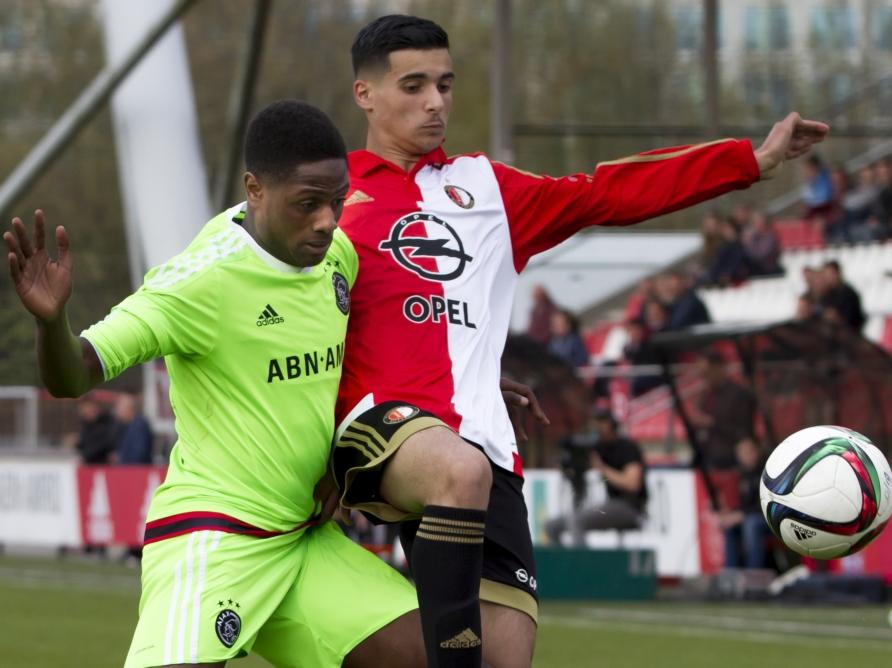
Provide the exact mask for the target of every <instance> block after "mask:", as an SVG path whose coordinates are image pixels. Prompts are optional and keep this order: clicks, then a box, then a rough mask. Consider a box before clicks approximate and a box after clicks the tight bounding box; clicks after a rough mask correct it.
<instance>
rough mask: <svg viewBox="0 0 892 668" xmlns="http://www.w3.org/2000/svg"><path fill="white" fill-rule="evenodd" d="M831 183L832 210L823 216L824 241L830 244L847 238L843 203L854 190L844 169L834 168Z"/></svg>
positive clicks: (831, 173)
mask: <svg viewBox="0 0 892 668" xmlns="http://www.w3.org/2000/svg"><path fill="white" fill-rule="evenodd" d="M830 183H831V184H832V187H833V202H832V206H831V207H830V209H829V210H828V211H827V212H826V214H824V215H823V216H822V221H823V229H824V239H825V240H826V241H827V242H828V243H839V240H840V239H844V238H845V233H844V227H845V224H846V220H845V209H843V206H842V202H843V200H844V199H845V198H846V196H847V195H848V194H849V191H850V190H851V189H852V183H851V180H850V179H849V175H848V174H846V172H845V170H844V169H843V168H842V167H834V168H833V170H832V171H831V172H830Z"/></svg>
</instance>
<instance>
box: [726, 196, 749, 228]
mask: <svg viewBox="0 0 892 668" xmlns="http://www.w3.org/2000/svg"><path fill="white" fill-rule="evenodd" d="M753 213H754V211H753V205H752V204H750V203H749V202H741V203H740V204H738V205H737V206H735V207H734V211H733V212H732V213H731V222H733V223H734V226H735V227H736V228H737V229H738V230H743V229H746V227H747V226H748V225H749V224H750V222H752V219H753Z"/></svg>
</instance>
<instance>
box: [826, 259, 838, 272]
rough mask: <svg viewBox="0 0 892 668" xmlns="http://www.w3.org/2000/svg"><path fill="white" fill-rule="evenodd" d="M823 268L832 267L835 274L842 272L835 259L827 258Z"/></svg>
mask: <svg viewBox="0 0 892 668" xmlns="http://www.w3.org/2000/svg"><path fill="white" fill-rule="evenodd" d="M824 268H825V269H833V270H834V271H835V272H836V273H837V274H841V273H842V267H840V266H839V262H838V261H837V260H827V261H826V262H825V263H824Z"/></svg>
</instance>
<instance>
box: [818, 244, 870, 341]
mask: <svg viewBox="0 0 892 668" xmlns="http://www.w3.org/2000/svg"><path fill="white" fill-rule="evenodd" d="M821 280H822V282H823V284H824V290H823V293H822V295H821V298H820V303H821V307H822V310H824V311H826V310H828V309H833V310H835V311H837V312H838V320H839V321H840V322H841V323H843V324H845V325H847V326H849V327H850V328H851V329H853V330H854V331H856V332H860V331H861V330H862V328H863V327H864V323H865V322H866V320H867V318H866V317H865V315H864V310H863V309H862V308H861V297H860V296H859V295H858V292H857V291H856V290H855V288H853V287H852V286H851V285H849V284H848V283H846V282H845V281H844V280H843V277H842V270H841V269H840V267H839V262H837V261H836V260H830V261H829V262H827V263H826V264H825V265H824V267H823V268H822V269H821ZM834 317H836V316H835V315H833V314H830V315H828V316H827V318H828V319H831V320H832V319H833V318H834Z"/></svg>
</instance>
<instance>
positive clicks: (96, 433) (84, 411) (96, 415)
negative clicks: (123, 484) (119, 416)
mask: <svg viewBox="0 0 892 668" xmlns="http://www.w3.org/2000/svg"><path fill="white" fill-rule="evenodd" d="M77 413H78V416H79V417H80V422H81V425H80V433H79V434H78V438H77V441H76V442H75V445H74V447H75V449H76V450H77V451H78V453H79V454H80V457H81V461H82V462H83V463H84V464H108V463H109V460H110V458H111V455H112V453H113V452H114V451H115V421H114V418H112V416H111V413H109V412H108V410H107V409H106V408H105V407H103V406H102V404H100V403H99V402H98V401H96V399H95V398H94V397H93V396H91V395H89V394H88V395H87V396H85V397H83V398H82V399H81V400H80V403H78V405H77Z"/></svg>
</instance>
